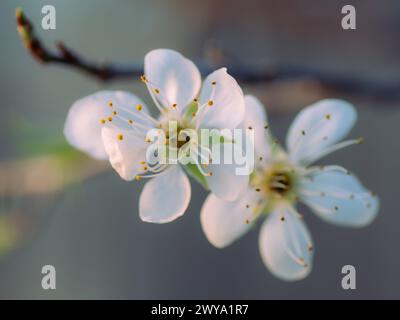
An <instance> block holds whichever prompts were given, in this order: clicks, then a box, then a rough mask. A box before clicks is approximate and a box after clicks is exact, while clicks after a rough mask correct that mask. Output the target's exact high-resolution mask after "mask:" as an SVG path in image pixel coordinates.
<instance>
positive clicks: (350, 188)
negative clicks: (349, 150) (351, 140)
mask: <svg viewBox="0 0 400 320" xmlns="http://www.w3.org/2000/svg"><path fill="white" fill-rule="evenodd" d="M311 177H312V181H309V180H303V181H302V182H301V187H300V188H301V189H300V195H299V196H300V199H301V200H302V201H303V202H304V203H305V204H307V205H308V206H309V207H310V209H311V210H312V211H313V212H314V213H315V214H316V215H317V216H319V217H320V218H322V219H323V220H325V221H327V222H330V223H333V224H335V225H340V226H347V227H364V226H366V225H368V224H370V223H371V222H372V221H373V220H374V218H375V217H376V215H377V214H378V211H379V198H378V196H376V195H375V194H373V193H372V192H370V191H369V190H367V189H366V188H365V187H364V186H363V185H362V184H361V182H360V181H359V180H358V178H357V177H355V176H354V175H353V174H351V175H350V174H349V173H347V171H346V170H345V169H343V171H324V170H318V171H316V173H315V174H313V175H312V176H311Z"/></svg>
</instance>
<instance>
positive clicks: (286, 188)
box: [252, 162, 297, 202]
mask: <svg viewBox="0 0 400 320" xmlns="http://www.w3.org/2000/svg"><path fill="white" fill-rule="evenodd" d="M252 185H253V186H254V187H255V190H256V191H257V192H262V193H263V194H264V195H265V197H267V198H268V199H270V200H285V201H289V202H293V201H294V200H295V199H296V189H297V188H296V185H297V174H296V172H295V170H294V168H293V166H292V165H290V164H288V163H285V162H278V163H274V164H270V165H268V166H267V168H265V169H264V170H263V171H261V172H259V173H258V174H256V176H255V177H254V180H253V181H252Z"/></svg>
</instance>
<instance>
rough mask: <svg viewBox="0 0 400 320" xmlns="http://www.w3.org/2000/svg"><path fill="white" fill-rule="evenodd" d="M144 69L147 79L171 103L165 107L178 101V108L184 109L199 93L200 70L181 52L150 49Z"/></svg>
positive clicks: (145, 59)
mask: <svg viewBox="0 0 400 320" xmlns="http://www.w3.org/2000/svg"><path fill="white" fill-rule="evenodd" d="M144 71H145V75H146V77H147V79H148V80H149V81H150V82H151V83H152V84H154V86H155V87H156V89H158V90H160V96H162V97H165V98H166V100H167V101H168V103H169V104H170V105H169V106H164V107H170V106H171V105H172V104H175V103H176V104H177V108H178V109H179V110H181V111H184V109H185V108H186V107H187V106H188V105H189V104H190V103H191V102H192V101H193V99H194V98H195V97H196V96H197V95H198V93H199V90H200V87H201V75H200V71H199V70H198V69H197V67H196V66H195V64H194V63H193V62H192V61H191V60H189V59H187V58H185V57H184V56H183V55H181V54H180V53H179V52H176V51H174V50H170V49H156V50H152V51H150V52H149V53H147V54H146V56H145V58H144ZM160 100H163V99H160ZM164 100H165V99H164Z"/></svg>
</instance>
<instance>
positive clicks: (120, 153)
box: [101, 127, 147, 181]
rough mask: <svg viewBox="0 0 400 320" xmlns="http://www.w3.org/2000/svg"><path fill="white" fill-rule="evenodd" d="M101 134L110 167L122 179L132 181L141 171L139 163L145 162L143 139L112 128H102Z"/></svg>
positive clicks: (145, 147)
mask: <svg viewBox="0 0 400 320" xmlns="http://www.w3.org/2000/svg"><path fill="white" fill-rule="evenodd" d="M101 133H102V138H103V143H104V147H105V150H106V152H107V154H108V158H109V161H110V163H111V166H112V167H113V168H114V169H115V171H117V172H118V174H119V175H120V176H121V178H122V179H124V180H127V181H130V180H133V179H134V178H135V176H136V175H137V174H138V173H139V172H141V171H142V170H141V168H142V167H143V165H142V164H140V163H141V162H142V161H145V160H146V149H147V144H146V142H145V141H144V139H143V138H141V137H137V136H135V135H133V134H132V132H130V131H127V130H123V129H117V128H114V127H103V129H102V132H101ZM121 138H122V140H120V139H121Z"/></svg>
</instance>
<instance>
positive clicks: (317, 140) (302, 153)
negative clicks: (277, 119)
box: [286, 99, 357, 165]
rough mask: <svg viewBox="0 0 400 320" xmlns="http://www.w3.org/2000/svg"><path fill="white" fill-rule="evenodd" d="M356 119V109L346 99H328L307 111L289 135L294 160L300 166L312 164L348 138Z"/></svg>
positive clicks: (289, 147)
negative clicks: (319, 154) (319, 155)
mask: <svg viewBox="0 0 400 320" xmlns="http://www.w3.org/2000/svg"><path fill="white" fill-rule="evenodd" d="M356 120H357V113H356V110H355V108H354V107H353V106H352V105H351V104H350V103H348V102H346V101H343V100H338V99H325V100H321V101H318V102H316V103H314V104H312V105H310V106H308V107H306V108H304V109H303V110H302V111H300V112H299V114H298V115H297V116H296V118H295V119H294V121H293V123H292V125H291V126H290V128H289V132H288V135H287V139H286V145H287V148H288V152H289V156H290V159H291V160H292V161H293V162H295V163H298V164H303V165H305V164H310V163H311V162H313V159H314V158H317V155H318V153H323V151H324V150H325V149H327V148H328V147H330V146H332V145H334V144H335V143H337V142H339V141H340V140H342V139H343V138H345V137H346V136H347V134H348V133H349V131H350V130H351V129H352V127H353V126H354V124H355V122H356ZM310 159H311V160H310Z"/></svg>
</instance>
